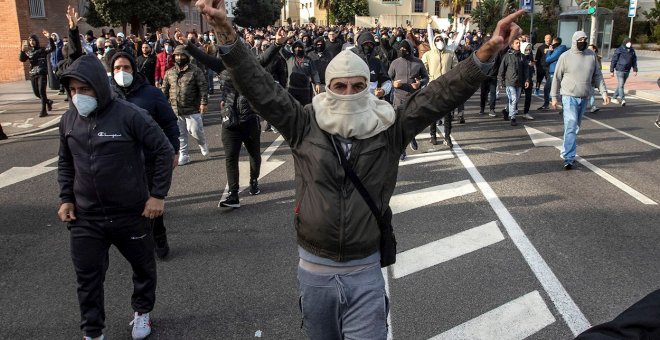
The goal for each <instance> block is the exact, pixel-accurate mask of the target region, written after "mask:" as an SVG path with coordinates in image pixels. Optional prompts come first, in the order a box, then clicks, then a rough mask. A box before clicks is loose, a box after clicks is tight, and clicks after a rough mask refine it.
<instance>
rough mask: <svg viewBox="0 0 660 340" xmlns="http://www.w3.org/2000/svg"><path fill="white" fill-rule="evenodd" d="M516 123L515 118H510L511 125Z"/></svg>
mask: <svg viewBox="0 0 660 340" xmlns="http://www.w3.org/2000/svg"><path fill="white" fill-rule="evenodd" d="M516 125H518V122H516V119H515V118H511V126H516Z"/></svg>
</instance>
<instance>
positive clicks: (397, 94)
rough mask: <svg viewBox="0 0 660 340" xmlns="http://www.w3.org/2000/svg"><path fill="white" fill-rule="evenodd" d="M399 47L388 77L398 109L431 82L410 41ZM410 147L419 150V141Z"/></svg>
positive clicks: (404, 157)
mask: <svg viewBox="0 0 660 340" xmlns="http://www.w3.org/2000/svg"><path fill="white" fill-rule="evenodd" d="M398 46H399V50H398V52H399V57H398V58H397V59H395V60H394V61H393V62H392V64H391V65H390V69H389V70H388V72H387V73H388V75H389V76H390V79H392V86H394V99H393V103H392V105H393V106H394V109H398V108H399V107H401V106H404V105H405V104H406V101H407V100H408V98H409V97H410V96H411V95H412V94H413V93H415V92H417V91H419V90H420V89H421V88H422V86H424V85H426V84H427V83H428V82H429V75H428V72H426V67H424V63H422V61H421V60H419V59H418V58H415V57H414V56H413V55H412V51H413V47H412V46H411V45H410V43H409V42H408V40H403V41H401V43H400V44H399V45H398ZM410 147H411V148H412V149H413V150H417V141H416V140H415V139H414V138H413V139H412V141H411V143H410ZM405 159H406V151H405V149H404V150H403V153H402V154H401V160H402V161H403V160H405Z"/></svg>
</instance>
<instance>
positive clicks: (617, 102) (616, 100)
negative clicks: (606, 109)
mask: <svg viewBox="0 0 660 340" xmlns="http://www.w3.org/2000/svg"><path fill="white" fill-rule="evenodd" d="M610 101H611V102H612V103H614V104H619V100H618V99H616V98H612V99H611V100H610Z"/></svg>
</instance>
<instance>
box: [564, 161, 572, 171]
mask: <svg viewBox="0 0 660 340" xmlns="http://www.w3.org/2000/svg"><path fill="white" fill-rule="evenodd" d="M571 169H573V163H570V162H564V170H571Z"/></svg>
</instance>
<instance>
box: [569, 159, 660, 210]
mask: <svg viewBox="0 0 660 340" xmlns="http://www.w3.org/2000/svg"><path fill="white" fill-rule="evenodd" d="M575 160H576V161H578V162H580V163H581V164H582V165H584V166H586V167H587V168H589V170H591V171H593V172H594V173H596V174H597V175H598V176H600V177H602V178H603V179H605V180H606V181H608V182H610V183H612V185H614V186H615V187H617V188H619V189H621V190H623V191H624V192H625V193H627V194H628V195H630V196H632V197H633V198H635V199H636V200H638V201H640V202H642V203H644V204H648V205H657V204H658V203H656V202H655V201H653V200H652V199H650V198H648V197H646V196H645V195H644V194H642V193H641V192H639V191H637V190H635V189H633V188H631V187H630V186H629V185H628V184H626V183H623V182H621V181H620V180H618V179H616V177H614V176H612V175H610V174H608V173H607V172H605V171H604V170H602V169H601V168H599V167H597V166H595V165H593V164H591V162H589V161H588V160H586V159H584V158H582V157H580V156H578V155H576V156H575Z"/></svg>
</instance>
